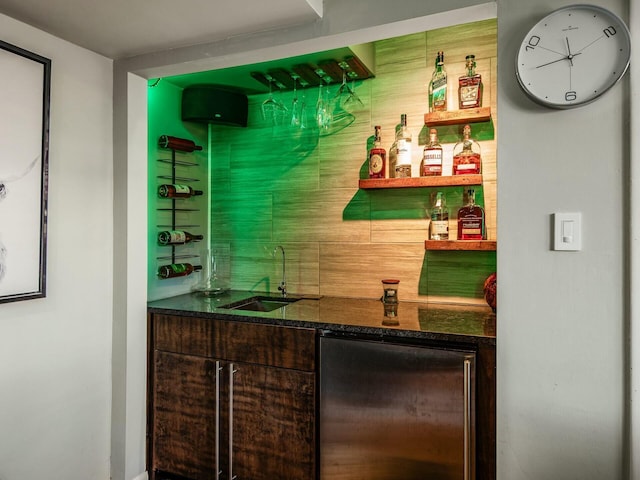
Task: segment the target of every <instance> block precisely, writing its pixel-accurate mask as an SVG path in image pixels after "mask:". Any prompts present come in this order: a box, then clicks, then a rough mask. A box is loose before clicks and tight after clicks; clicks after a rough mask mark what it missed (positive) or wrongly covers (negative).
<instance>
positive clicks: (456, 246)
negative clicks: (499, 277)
mask: <svg viewBox="0 0 640 480" xmlns="http://www.w3.org/2000/svg"><path fill="white" fill-rule="evenodd" d="M496 245H497V242H496V241H495V240H425V241H424V248H425V250H465V251H473V250H476V251H478V250H481V251H495V250H496Z"/></svg>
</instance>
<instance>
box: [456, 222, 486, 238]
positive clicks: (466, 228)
mask: <svg viewBox="0 0 640 480" xmlns="http://www.w3.org/2000/svg"><path fill="white" fill-rule="evenodd" d="M460 226H461V233H462V235H463V236H464V237H479V238H482V219H480V218H473V217H472V218H463V219H461V220H460Z"/></svg>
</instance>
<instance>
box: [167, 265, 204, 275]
mask: <svg viewBox="0 0 640 480" xmlns="http://www.w3.org/2000/svg"><path fill="white" fill-rule="evenodd" d="M199 270H202V266H201V265H191V264H190V263H171V264H169V265H162V266H161V267H160V268H158V277H160V278H175V277H185V276H187V275H191V274H192V273H193V272H197V271H199Z"/></svg>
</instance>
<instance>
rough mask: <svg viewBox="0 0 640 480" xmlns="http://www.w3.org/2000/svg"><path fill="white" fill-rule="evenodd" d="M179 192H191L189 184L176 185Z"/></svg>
mask: <svg viewBox="0 0 640 480" xmlns="http://www.w3.org/2000/svg"><path fill="white" fill-rule="evenodd" d="M173 187H174V188H175V189H176V193H177V194H189V192H190V189H189V185H174V186H173Z"/></svg>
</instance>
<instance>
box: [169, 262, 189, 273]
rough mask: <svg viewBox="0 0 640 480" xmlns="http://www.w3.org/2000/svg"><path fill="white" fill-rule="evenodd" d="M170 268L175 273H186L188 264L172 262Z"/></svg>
mask: <svg viewBox="0 0 640 480" xmlns="http://www.w3.org/2000/svg"><path fill="white" fill-rule="evenodd" d="M170 268H171V270H173V272H174V273H184V272H186V271H187V265H186V264H185V263H172V264H171V265H170Z"/></svg>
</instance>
